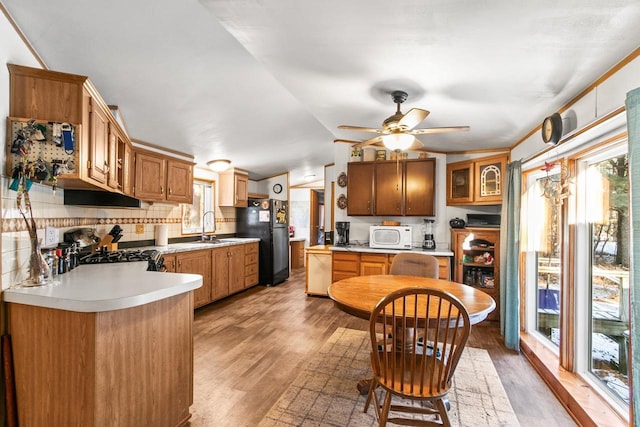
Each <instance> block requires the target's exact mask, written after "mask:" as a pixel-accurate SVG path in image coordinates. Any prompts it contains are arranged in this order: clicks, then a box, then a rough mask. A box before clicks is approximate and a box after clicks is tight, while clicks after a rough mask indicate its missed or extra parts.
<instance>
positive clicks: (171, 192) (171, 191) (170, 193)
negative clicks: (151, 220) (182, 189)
mask: <svg viewBox="0 0 640 427" xmlns="http://www.w3.org/2000/svg"><path fill="white" fill-rule="evenodd" d="M172 194H173V190H172V189H171V187H169V195H172Z"/></svg>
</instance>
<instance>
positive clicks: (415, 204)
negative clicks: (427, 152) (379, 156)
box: [404, 159, 436, 216]
mask: <svg viewBox="0 0 640 427" xmlns="http://www.w3.org/2000/svg"><path fill="white" fill-rule="evenodd" d="M404 183H405V184H404V214H405V215H411V216H434V215H435V214H436V210H435V183H436V160H435V159H424V160H422V159H421V160H416V161H414V160H407V161H406V162H405V176H404Z"/></svg>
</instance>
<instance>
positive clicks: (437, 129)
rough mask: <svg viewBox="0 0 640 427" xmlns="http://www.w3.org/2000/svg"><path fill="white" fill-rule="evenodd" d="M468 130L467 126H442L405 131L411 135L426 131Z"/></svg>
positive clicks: (425, 132) (421, 133)
mask: <svg viewBox="0 0 640 427" xmlns="http://www.w3.org/2000/svg"><path fill="white" fill-rule="evenodd" d="M468 130H469V126H450V127H442V128H425V129H413V130H410V131H407V133H410V134H412V135H424V134H427V133H445V132H466V131H468Z"/></svg>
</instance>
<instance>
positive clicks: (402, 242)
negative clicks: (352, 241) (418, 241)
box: [369, 225, 412, 249]
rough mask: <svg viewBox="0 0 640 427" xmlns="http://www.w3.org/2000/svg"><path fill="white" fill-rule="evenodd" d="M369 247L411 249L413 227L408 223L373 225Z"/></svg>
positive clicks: (370, 231)
mask: <svg viewBox="0 0 640 427" xmlns="http://www.w3.org/2000/svg"><path fill="white" fill-rule="evenodd" d="M369 247H370V248H377V249H411V247H412V244H411V227H410V226H408V225H399V226H398V225H372V226H370V227H369Z"/></svg>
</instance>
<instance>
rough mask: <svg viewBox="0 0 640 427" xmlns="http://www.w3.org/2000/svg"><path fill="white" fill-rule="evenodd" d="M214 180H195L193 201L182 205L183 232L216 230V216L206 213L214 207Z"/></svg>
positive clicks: (196, 232)
mask: <svg viewBox="0 0 640 427" xmlns="http://www.w3.org/2000/svg"><path fill="white" fill-rule="evenodd" d="M213 201H214V182H212V181H194V182H193V203H191V204H190V205H187V204H183V205H182V215H181V216H182V234H201V233H202V230H203V225H202V222H203V221H204V231H205V232H214V231H215V230H216V228H215V223H214V221H215V216H214V215H207V216H205V215H204V214H205V213H206V212H209V211H213V209H214V202H213Z"/></svg>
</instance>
